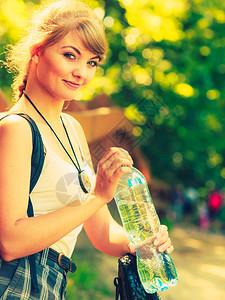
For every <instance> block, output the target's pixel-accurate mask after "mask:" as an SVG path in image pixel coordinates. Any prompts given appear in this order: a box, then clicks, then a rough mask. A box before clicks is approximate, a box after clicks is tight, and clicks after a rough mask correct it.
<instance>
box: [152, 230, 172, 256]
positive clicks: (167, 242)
mask: <svg viewBox="0 0 225 300" xmlns="http://www.w3.org/2000/svg"><path fill="white" fill-rule="evenodd" d="M154 245H155V246H157V250H158V251H159V252H164V251H166V253H168V254H169V253H172V252H173V250H174V247H173V246H172V244H171V239H170V238H169V234H168V228H167V226H165V225H160V228H159V233H158V235H157V238H156V240H155V242H154Z"/></svg>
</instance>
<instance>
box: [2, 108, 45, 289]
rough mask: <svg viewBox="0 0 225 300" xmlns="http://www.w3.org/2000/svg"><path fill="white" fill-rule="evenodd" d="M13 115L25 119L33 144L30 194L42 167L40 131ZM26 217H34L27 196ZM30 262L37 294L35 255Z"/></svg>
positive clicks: (22, 115) (33, 123)
mask: <svg viewBox="0 0 225 300" xmlns="http://www.w3.org/2000/svg"><path fill="white" fill-rule="evenodd" d="M12 114H14V115H18V116H21V117H23V118H24V119H26V120H27V121H28V123H29V125H30V127H31V131H32V143H33V150H32V156H31V177H30V193H31V192H32V190H33V188H34V187H35V185H36V183H37V181H38V179H39V176H40V174H41V171H42V169H43V165H44V145H43V141H42V138H41V134H40V131H39V130H38V127H37V125H36V123H35V122H34V120H33V119H32V118H31V117H30V116H28V115H26V114H24V113H12ZM12 114H7V115H5V116H3V117H2V118H1V119H0V121H1V120H2V119H3V118H5V117H7V116H9V115H12ZM27 215H28V217H33V216H34V210H33V205H32V202H31V199H30V196H29V202H28V208H27ZM28 259H29V262H30V273H31V285H32V289H33V291H34V292H39V289H38V283H37V274H36V264H35V254H32V255H29V256H28Z"/></svg>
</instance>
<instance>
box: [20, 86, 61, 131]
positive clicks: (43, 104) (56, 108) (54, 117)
mask: <svg viewBox="0 0 225 300" xmlns="http://www.w3.org/2000/svg"><path fill="white" fill-rule="evenodd" d="M24 92H25V93H26V95H27V96H28V97H29V98H30V100H31V101H32V103H33V104H34V105H35V106H36V107H37V109H38V110H39V111H40V112H41V114H42V115H43V116H44V117H45V118H46V120H47V121H48V122H49V123H50V124H52V126H54V124H59V122H60V115H61V112H62V108H63V104H64V101H63V100H59V99H55V98H54V97H53V96H50V95H49V94H48V93H47V92H43V91H41V90H40V89H39V88H35V87H33V86H32V88H31V86H30V85H27V87H26V89H25V91H24ZM21 101H22V102H24V104H25V105H26V107H27V108H28V109H29V111H34V113H35V114H37V115H38V113H37V112H36V111H35V108H34V107H32V104H31V103H29V101H28V99H26V97H25V96H24V95H23V96H22V97H21Z"/></svg>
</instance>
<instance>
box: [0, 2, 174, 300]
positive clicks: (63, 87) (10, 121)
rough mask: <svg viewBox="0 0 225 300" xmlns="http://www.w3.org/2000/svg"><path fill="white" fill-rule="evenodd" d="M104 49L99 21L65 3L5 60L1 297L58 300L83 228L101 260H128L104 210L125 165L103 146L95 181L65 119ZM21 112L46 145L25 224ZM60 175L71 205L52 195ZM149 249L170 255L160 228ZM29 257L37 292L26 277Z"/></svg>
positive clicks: (51, 9)
mask: <svg viewBox="0 0 225 300" xmlns="http://www.w3.org/2000/svg"><path fill="white" fill-rule="evenodd" d="M106 49H107V42H106V37H105V33H104V28H103V25H102V23H101V22H100V21H99V20H98V18H97V17H96V15H95V14H94V13H93V11H92V10H91V9H90V8H88V7H87V6H86V5H85V4H83V3H79V2H76V1H72V0H70V1H59V2H55V3H52V4H50V5H49V6H47V7H44V9H43V11H42V12H40V11H39V12H38V13H37V14H36V18H35V19H34V20H33V21H32V22H31V25H30V31H29V33H28V35H26V36H25V37H24V38H23V40H22V41H20V42H19V43H18V44H17V45H16V46H14V47H12V48H11V50H10V51H9V53H8V57H7V64H8V66H9V67H10V68H12V69H14V70H16V71H17V73H18V75H17V76H16V77H15V80H14V84H13V89H14V95H15V97H16V98H17V100H18V102H17V103H16V104H15V105H14V107H13V108H12V109H11V110H10V112H9V113H10V114H11V115H10V116H7V117H6V118H4V119H2V120H1V122H0V141H1V146H0V166H1V167H0V186H1V189H0V228H1V230H0V297H2V298H1V299H23V300H24V299H29V300H31V299H64V297H65V287H66V273H67V271H68V270H71V268H74V266H73V264H72V262H71V261H70V260H69V258H70V257H71V255H72V252H73V250H74V247H75V243H76V239H77V236H78V234H79V232H80V230H81V228H82V226H84V229H85V231H86V233H87V235H88V237H89V239H90V240H91V242H92V243H93V245H94V246H95V247H96V248H97V249H99V250H100V251H102V252H104V253H107V254H109V255H113V256H118V257H119V256H122V255H123V254H125V253H127V252H135V250H134V248H133V247H132V245H131V244H130V242H129V240H128V239H127V236H126V234H125V231H124V229H123V228H122V227H121V226H119V225H118V224H117V223H116V222H115V221H114V220H113V219H112V217H111V215H110V213H109V211H108V208H107V203H108V202H110V201H111V199H112V198H113V196H114V193H115V190H116V186H117V183H118V181H119V179H120V178H121V176H122V175H123V174H125V173H128V172H130V170H131V167H132V158H131V157H130V155H129V154H128V152H127V151H125V150H123V149H120V148H110V149H109V150H108V151H107V152H106V153H105V154H104V156H103V157H102V159H101V160H100V161H99V164H98V169H97V174H96V177H95V175H94V171H93V167H92V163H91V159H90V153H89V150H88V145H87V141H86V139H85V136H84V132H83V130H82V128H81V126H80V124H79V123H78V122H77V121H76V120H75V119H73V118H72V117H71V116H69V115H66V114H63V113H62V108H63V105H64V102H65V101H71V100H72V99H75V98H76V95H77V93H78V92H79V91H80V90H81V89H82V88H83V87H84V86H86V85H87V84H88V83H89V82H90V81H91V80H92V79H93V77H94V75H95V72H96V67H97V65H98V64H99V63H100V62H101V61H102V60H104V57H105V53H106ZM18 112H22V113H24V114H26V115H28V116H29V117H30V118H32V119H33V120H34V121H35V123H36V125H37V126H38V129H39V131H40V133H41V136H42V139H43V144H44V151H45V159H44V166H43V170H42V173H41V176H40V178H39V180H38V182H37V184H36V186H35V188H34V190H33V191H32V193H31V194H30V197H31V202H32V205H33V208H34V217H27V206H28V198H29V185H30V175H31V155H32V149H33V145H32V133H31V130H30V126H29V124H28V122H27V121H26V120H25V119H24V118H22V117H21V116H18V115H15V113H18ZM80 171H82V172H80ZM66 176H67V178H68V179H69V180H73V185H72V186H73V191H72V194H73V197H69V196H70V195H71V191H70V195H68V197H66V198H63V197H62V195H60V193H59V191H57V187H58V186H59V185H60V182H61V183H62V180H64V179H65V178H66ZM64 183H65V182H64ZM61 186H62V185H61ZM65 194H66V191H65ZM68 194H69V192H68ZM64 196H65V195H64ZM65 199H66V200H65ZM68 199H69V200H68ZM156 245H157V247H158V251H166V252H167V253H171V252H172V251H173V246H172V245H171V241H170V239H169V237H168V232H167V227H166V226H161V227H160V232H159V234H158V236H157V239H156ZM62 253H63V255H62ZM32 254H36V255H35V259H36V263H35V265H36V271H35V276H36V278H37V284H35V280H33V281H32V276H33V274H32V276H31V274H30V261H29V259H28V257H29V256H30V255H32ZM68 261H69V266H68ZM37 285H38V286H37Z"/></svg>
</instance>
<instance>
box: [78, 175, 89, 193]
mask: <svg viewBox="0 0 225 300" xmlns="http://www.w3.org/2000/svg"><path fill="white" fill-rule="evenodd" d="M78 178H79V183H80V186H81V188H82V190H83V192H84V193H85V194H87V193H89V192H90V191H91V181H90V179H89V177H88V175H87V174H86V173H85V171H84V170H83V171H81V172H79V175H78Z"/></svg>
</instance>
